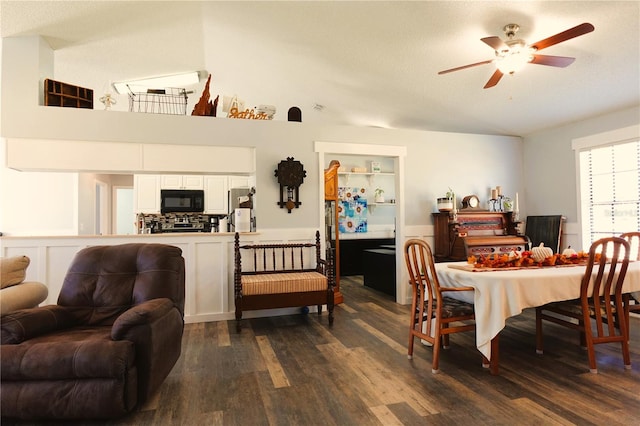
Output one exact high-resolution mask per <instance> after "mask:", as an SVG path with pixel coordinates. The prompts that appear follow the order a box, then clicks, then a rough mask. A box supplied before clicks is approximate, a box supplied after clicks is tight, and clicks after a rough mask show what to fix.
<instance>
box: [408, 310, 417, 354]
mask: <svg viewBox="0 0 640 426" xmlns="http://www.w3.org/2000/svg"><path fill="white" fill-rule="evenodd" d="M415 329H416V322H415V321H414V320H413V319H412V320H411V326H410V327H409V345H407V358H408V359H413V340H414V338H415V335H414V334H413V332H414V330H415Z"/></svg>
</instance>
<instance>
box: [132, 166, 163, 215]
mask: <svg viewBox="0 0 640 426" xmlns="http://www.w3.org/2000/svg"><path fill="white" fill-rule="evenodd" d="M160 180H161V179H160V175H134V176H133V192H134V197H133V199H134V201H135V205H134V213H160Z"/></svg>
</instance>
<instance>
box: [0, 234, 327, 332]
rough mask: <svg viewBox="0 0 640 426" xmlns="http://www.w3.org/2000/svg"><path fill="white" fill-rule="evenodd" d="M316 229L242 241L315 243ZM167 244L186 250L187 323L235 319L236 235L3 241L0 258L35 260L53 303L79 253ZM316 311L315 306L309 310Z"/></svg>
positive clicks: (32, 272)
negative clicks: (109, 247)
mask: <svg viewBox="0 0 640 426" xmlns="http://www.w3.org/2000/svg"><path fill="white" fill-rule="evenodd" d="M315 232H316V229H270V230H265V231H261V232H257V233H251V234H242V235H241V242H242V243H245V244H246V243H261V242H264V243H267V242H274V243H282V242H312V243H315ZM134 242H135V243H138V242H139V243H163V244H171V245H174V246H177V247H180V248H181V249H182V255H183V257H184V259H185V285H186V288H185V322H187V323H195V322H208V321H221V320H230V319H234V318H235V313H234V312H235V304H234V300H233V298H234V294H233V265H234V259H233V243H234V234H232V233H211V234H204V233H186V234H151V235H111V236H52V237H0V256H2V257H9V256H19V255H26V256H28V257H29V258H30V259H31V264H30V265H29V268H28V269H27V277H26V279H27V280H30V281H40V282H42V283H44V284H45V285H46V286H47V287H48V288H49V296H48V298H47V299H46V300H45V301H44V302H43V303H42V304H43V305H45V304H55V303H56V301H57V300H58V295H59V294H60V289H61V288H62V282H63V280H64V277H65V275H66V272H67V269H68V267H69V265H70V264H71V261H72V260H73V257H74V256H75V254H76V253H77V252H78V251H80V250H81V249H83V248H85V247H90V246H96V245H116V244H126V243H134ZM309 309H310V310H311V311H312V312H313V311H314V310H315V307H309ZM298 311H299V310H298V309H297V308H288V309H272V310H264V311H248V312H245V313H243V318H255V317H262V316H275V315H285V314H289V313H294V312H298Z"/></svg>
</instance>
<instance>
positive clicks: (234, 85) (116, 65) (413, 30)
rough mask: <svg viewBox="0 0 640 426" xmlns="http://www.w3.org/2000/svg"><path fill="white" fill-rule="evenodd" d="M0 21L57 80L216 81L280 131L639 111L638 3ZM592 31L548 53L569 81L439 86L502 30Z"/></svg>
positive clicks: (111, 14)
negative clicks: (268, 112) (39, 42)
mask: <svg viewBox="0 0 640 426" xmlns="http://www.w3.org/2000/svg"><path fill="white" fill-rule="evenodd" d="M0 14H1V20H0V33H1V35H2V37H10V36H26V35H41V36H43V37H45V39H46V40H47V41H48V42H49V43H50V45H51V46H52V47H53V48H54V49H55V61H56V62H55V78H56V79H59V80H62V81H67V82H69V83H73V84H78V85H82V86H86V87H92V88H94V89H95V90H96V91H97V92H98V93H100V92H101V91H103V90H104V88H105V87H106V86H107V83H108V82H109V81H119V80H126V79H133V78H141V77H149V76H157V75H166V74H172V73H176V72H181V71H187V70H206V71H207V72H209V73H211V74H212V84H211V94H212V96H213V97H215V96H216V95H218V94H220V95H238V96H239V97H240V98H243V99H244V100H245V101H246V102H247V105H248V106H254V105H259V104H272V105H275V106H276V107H277V111H278V112H277V114H276V118H275V119H277V120H286V111H287V109H288V108H289V107H291V106H298V107H300V108H301V109H302V111H303V121H305V122H314V123H321V124H347V125H356V126H380V127H389V128H408V129H422V130H442V131H457V132H472V133H487V134H508V135H521V136H524V135H527V134H529V133H531V132H534V131H537V130H541V129H545V128H549V127H554V126H558V125H562V124H565V123H569V122H573V121H577V120H583V119H585V118H588V117H592V116H596V115H600V114H605V113H608V112H611V111H616V110H620V109H624V108H629V107H632V106H637V105H638V104H640V72H639V67H640V32H639V27H640V26H639V25H638V23H639V22H640V2H637V1H621V2H614V1H603V2H597V1H583V2H566V1H547V2H526V1H517V2H515V1H508V2H494V1H491V2H482V1H465V2H458V1H446V2H433V1H424V2H399V1H391V2H362V1H361V2H306V1H305V2H264V1H263V2H239V1H234V2H217V1H208V2H187V1H172V2H151V1H143V2H131V1H126V2H112V1H108V2H100V1H84V2H66V1H49V2H34V1H26V2H13V1H2V2H1V9H0ZM583 22H590V23H592V24H593V25H594V26H595V31H594V32H592V33H589V34H586V35H583V36H581V37H578V38H574V39H571V40H568V41H566V42H564V43H561V44H558V45H555V46H551V47H549V48H547V49H545V50H544V51H543V52H542V53H544V54H548V55H558V56H572V57H575V58H576V61H575V62H574V63H573V64H572V65H570V66H569V67H567V68H554V67H548V66H540V65H534V64H528V65H527V66H526V67H525V69H524V70H523V71H521V72H519V73H517V74H515V75H514V76H505V77H504V78H503V79H502V81H500V83H499V84H498V85H497V86H496V87H494V88H491V89H483V88H482V87H483V86H484V84H485V83H486V81H487V80H488V79H489V77H490V76H491V74H492V73H493V71H494V69H495V68H494V65H493V64H487V65H482V66H478V67H474V68H470V69H466V70H462V71H458V72H455V73H451V74H446V75H438V74H437V72H438V71H440V70H444V69H448V68H452V67H456V66H461V65H466V64H470V63H474V62H480V61H483V60H488V59H492V58H493V57H494V52H493V50H492V49H491V48H490V47H488V46H487V45H486V44H485V43H483V42H481V41H480V39H481V38H482V37H486V36H492V35H495V36H499V37H501V38H503V37H504V34H503V31H502V28H503V27H504V25H506V24H509V23H517V24H519V25H520V27H521V30H520V32H519V33H518V36H519V37H521V38H523V39H525V41H527V42H535V41H538V40H540V39H543V38H546V37H548V36H551V35H553V34H556V33H559V32H561V31H564V30H566V29H568V28H571V27H573V26H575V25H578V24H580V23H583ZM202 86H203V83H201V84H200V85H198V86H196V87H192V88H189V89H191V90H194V91H195V92H196V93H194V95H192V96H193V97H194V98H195V99H197V98H198V97H199V95H200V92H201V91H202ZM195 99H194V100H195ZM318 105H321V106H322V108H320V107H318ZM115 109H121V110H126V109H127V99H126V96H121V97H120V98H119V99H118V104H117V105H116V107H115Z"/></svg>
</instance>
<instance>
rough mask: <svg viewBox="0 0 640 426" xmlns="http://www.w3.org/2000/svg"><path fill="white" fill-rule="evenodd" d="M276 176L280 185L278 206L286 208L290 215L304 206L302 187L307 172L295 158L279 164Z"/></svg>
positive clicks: (289, 158) (288, 158)
mask: <svg viewBox="0 0 640 426" xmlns="http://www.w3.org/2000/svg"><path fill="white" fill-rule="evenodd" d="M275 175H276V177H277V178H278V183H279V184H280V201H278V205H279V206H280V208H286V209H287V210H288V213H291V210H293V209H294V208H296V209H297V208H298V207H299V206H300V204H302V201H300V185H302V182H303V181H304V178H305V177H306V176H307V172H306V171H305V170H304V166H303V165H302V163H301V162H300V161H296V160H294V159H293V157H287V159H286V160H282V161H281V162H280V163H278V168H277V169H276V170H275Z"/></svg>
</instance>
